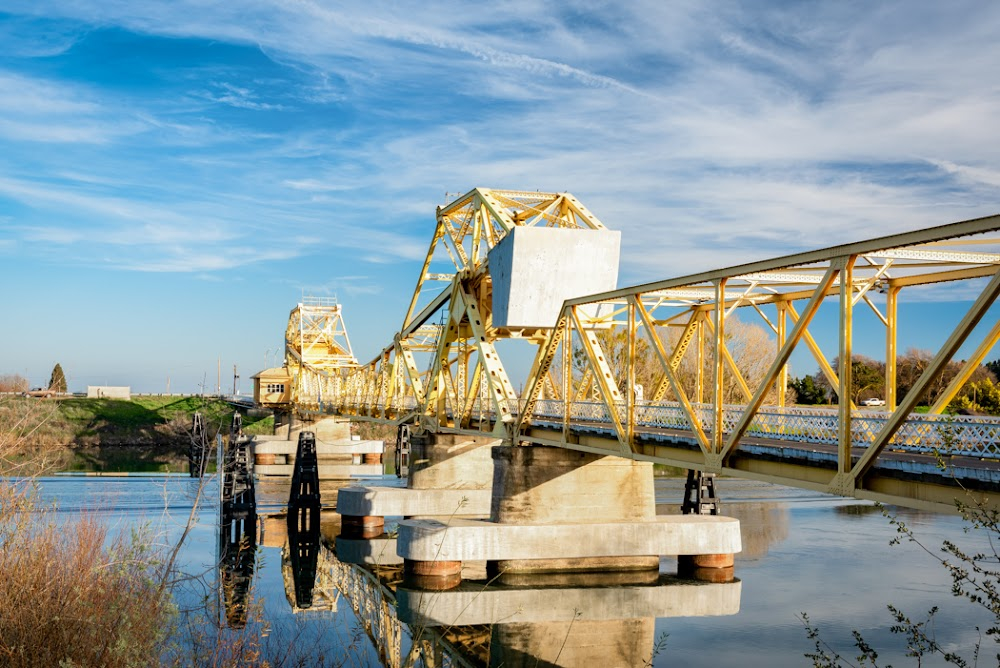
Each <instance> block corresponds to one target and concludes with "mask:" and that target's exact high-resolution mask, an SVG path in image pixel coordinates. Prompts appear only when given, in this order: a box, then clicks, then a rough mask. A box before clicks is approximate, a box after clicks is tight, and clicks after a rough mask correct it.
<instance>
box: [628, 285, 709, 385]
mask: <svg viewBox="0 0 1000 668" xmlns="http://www.w3.org/2000/svg"><path fill="white" fill-rule="evenodd" d="M640 303H641V302H640ZM643 312H644V313H646V315H647V317H648V315H649V311H647V310H646V308H645V306H643ZM650 322H652V321H651V320H650ZM647 327H653V325H649V324H647ZM699 327H700V322H699V319H698V314H697V313H691V318H690V319H689V320H688V322H687V324H686V325H685V326H684V330H683V331H682V332H681V336H680V338H679V339H677V345H675V346H674V350H673V352H672V353H670V360H669V361H668V364H669V366H670V369H671V370H672V371H675V372H676V371H677V368H678V367H679V366H680V365H681V360H682V359H684V353H685V352H687V349H688V346H690V345H691V341H692V340H693V339H694V337H695V335H696V334H697V333H698V329H699ZM650 332H651V333H650V337H653V336H656V330H655V329H651V330H650ZM656 338H657V339H659V338H660V337H659V336H656ZM668 387H670V376H669V375H668V374H666V373H664V374H663V378H662V379H660V382H659V383H657V385H656V390H655V391H654V392H653V396H652V397H650V399H651V400H652V401H663V397H664V396H666V394H667V388H668Z"/></svg>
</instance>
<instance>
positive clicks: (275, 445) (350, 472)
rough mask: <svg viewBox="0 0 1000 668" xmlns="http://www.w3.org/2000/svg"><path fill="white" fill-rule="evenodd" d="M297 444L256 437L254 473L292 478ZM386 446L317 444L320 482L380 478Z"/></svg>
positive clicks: (348, 442) (376, 443)
mask: <svg viewBox="0 0 1000 668" xmlns="http://www.w3.org/2000/svg"><path fill="white" fill-rule="evenodd" d="M297 447H298V441H286V440H284V439H279V438H277V437H260V436H257V437H255V438H254V442H253V444H252V448H253V456H254V473H255V474H256V475H257V476H258V477H265V476H276V477H291V475H292V471H293V470H294V468H295V452H296V448H297ZM384 451H385V443H383V442H382V441H360V440H353V439H351V438H342V439H338V440H333V441H319V440H318V439H317V441H316V457H317V460H318V464H319V466H318V472H319V478H320V480H344V479H349V478H355V477H362V476H379V475H382V473H383V472H384V468H383V466H382V464H381V461H382V453H383V452H384Z"/></svg>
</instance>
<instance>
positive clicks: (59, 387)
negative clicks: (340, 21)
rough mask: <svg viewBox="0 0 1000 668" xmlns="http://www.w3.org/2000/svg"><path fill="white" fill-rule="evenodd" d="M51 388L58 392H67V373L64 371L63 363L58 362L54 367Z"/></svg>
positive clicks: (50, 379)
mask: <svg viewBox="0 0 1000 668" xmlns="http://www.w3.org/2000/svg"><path fill="white" fill-rule="evenodd" d="M49 389H50V390H55V391H56V392H66V374H64V373H63V370H62V365H61V364H59V363H58V362H56V365H55V366H54V367H52V375H51V376H50V377H49Z"/></svg>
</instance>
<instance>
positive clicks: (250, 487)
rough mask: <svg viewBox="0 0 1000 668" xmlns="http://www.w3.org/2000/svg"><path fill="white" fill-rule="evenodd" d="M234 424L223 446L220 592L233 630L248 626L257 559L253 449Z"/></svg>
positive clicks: (220, 449)
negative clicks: (251, 465) (251, 455)
mask: <svg viewBox="0 0 1000 668" xmlns="http://www.w3.org/2000/svg"><path fill="white" fill-rule="evenodd" d="M237 426H238V422H236V421H234V429H233V433H231V434H230V439H229V442H228V443H226V444H221V443H220V446H219V457H218V461H220V462H222V466H221V473H220V477H221V479H220V483H219V544H218V545H219V550H218V564H219V590H220V596H221V598H222V603H223V608H224V609H225V613H226V622H227V624H228V625H229V626H230V628H235V629H242V628H244V627H245V626H246V624H247V616H248V597H249V595H250V588H251V585H252V583H253V573H254V568H255V567H256V559H257V500H256V494H255V493H254V480H253V473H252V471H251V468H250V461H251V460H250V447H249V442H248V441H247V439H245V438H240V437H239V431H238V429H237Z"/></svg>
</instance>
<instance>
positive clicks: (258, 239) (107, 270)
mask: <svg viewBox="0 0 1000 668" xmlns="http://www.w3.org/2000/svg"><path fill="white" fill-rule="evenodd" d="M997 34H1000V4H997V3H992V2H985V1H982V2H969V1H963V0H956V1H955V2H950V3H940V2H933V1H919V0H912V1H906V2H891V1H889V2H879V3H871V2H862V1H853V0H845V1H843V2H835V3H833V2H826V3H816V2H795V1H781V0H776V1H770V2H768V1H762V2H754V3H744V2H726V1H720V2H705V1H699V0H677V1H672V2H662V0H658V1H652V0H649V1H646V0H633V1H630V2H626V3H622V2H607V3H603V2H596V1H576V2H572V3H566V2H531V1H524V2H520V1H517V2H515V1H510V2H504V1H498V2H492V3H475V4H468V3H457V2H441V1H434V0H430V1H424V2H419V3H417V2H402V3H385V4H382V3H371V2H367V3H355V2H336V3H334V2H315V1H310V0H247V1H244V2H238V3H232V2H229V3H224V2H210V1H206V0H197V1H195V0H178V1H174V2H149V1H146V0H128V1H127V2H126V1H124V0H101V1H100V2H78V1H68V0H59V1H57V2H50V1H47V0H30V1H23V2H22V1H20V0H7V2H5V3H4V4H3V8H2V10H0V44H3V49H0V279H2V281H3V284H4V286H5V289H4V291H3V304H4V314H5V316H4V325H5V326H3V327H2V328H0V374H5V373H17V374H21V375H23V376H26V377H28V378H29V380H30V382H31V384H32V385H43V384H46V383H47V382H48V378H49V374H50V372H51V370H52V367H53V365H54V364H55V363H57V362H58V363H60V364H61V365H62V367H63V368H64V370H65V372H66V375H67V378H68V381H69V386H70V389H71V390H84V389H85V388H86V386H87V385H99V384H111V385H130V386H131V387H132V388H133V391H145V392H162V391H165V390H166V389H167V387H168V385H169V388H170V390H171V391H173V392H194V391H199V390H200V389H201V388H202V387H204V388H205V389H208V390H210V391H214V390H215V389H216V386H217V385H218V384H220V381H219V378H220V377H221V385H222V389H224V390H231V389H232V385H233V366H234V365H235V366H236V369H237V373H238V374H239V375H240V381H239V383H238V385H239V389H241V390H242V391H244V392H249V391H250V389H251V385H250V381H249V377H250V376H251V375H252V374H253V373H255V372H256V371H259V370H260V369H261V368H263V367H265V366H270V365H271V364H274V363H275V360H276V359H277V361H278V362H279V363H280V359H281V355H280V352H279V351H280V350H281V348H282V345H283V335H284V329H285V324H286V321H287V318H288V312H289V311H290V310H291V309H292V308H293V307H294V306H295V305H296V303H298V302H299V301H300V300H301V299H302V297H303V296H304V295H312V296H322V297H336V298H337V299H338V300H339V301H340V302H341V303H342V304H343V305H344V314H345V320H346V323H347V327H348V330H349V333H350V337H351V342H352V344H353V347H354V352H355V354H356V356H357V357H358V358H359V359H361V360H362V361H367V360H369V359H371V358H372V357H373V356H374V355H376V354H377V353H378V351H379V350H381V349H382V348H383V347H384V346H385V345H387V344H389V343H390V342H391V340H392V335H393V333H394V332H396V331H397V330H398V328H399V326H400V323H401V321H402V318H403V315H404V314H405V310H406V306H407V304H408V303H409V298H410V296H411V294H412V291H413V288H414V286H415V284H416V279H417V274H418V273H419V271H420V266H421V262H422V260H423V257H424V254H425V253H426V251H427V247H428V244H429V243H430V240H431V235H432V234H433V229H434V210H435V207H436V206H438V205H440V204H443V203H445V202H446V201H449V200H450V199H451V198H453V197H454V194H455V193H464V192H467V191H468V190H471V189H472V188H475V187H487V188H498V189H514V190H542V191H556V192H562V191H568V192H571V193H573V194H574V195H575V196H576V197H577V198H578V199H579V200H580V201H581V202H583V203H584V205H585V206H587V208H588V209H589V210H590V211H591V212H593V213H594V214H595V215H596V216H597V217H598V218H599V219H601V220H602V222H603V223H604V224H605V225H606V226H607V227H609V228H611V229H616V230H621V232H622V258H621V269H620V275H619V281H618V284H619V285H620V286H626V285H634V284H639V283H645V282H649V281H654V280H660V279H666V278H671V277H675V276H680V275H685V274H689V273H694V272H697V271H703V270H708V269H714V268H718V267H724V266H730V265H735V264H740V263H743V262H747V261H751V260H755V259H763V258H768V257H773V256H778V255H785V254H788V253H792V252H796V251H803V250H810V249H815V248H820V247H826V246H830V245H834V244H837V243H842V242H848V241H856V240H860V239H865V238H871V237H876V236H882V235H884V234H889V233H893V232H902V231H907V230H913V229H918V228H922V227H927V226H932V225H940V224H945V223H949V222H954V221H959V220H966V219H969V218H974V217H978V216H983V215H991V214H996V213H1000V141H997V139H996V132H997V130H996V128H997V127H1000V123H998V119H1000V79H998V78H997V71H1000V41H998V40H997V39H996V35H997ZM449 193H451V195H449ZM953 307H954V305H949V306H947V308H953ZM928 326H932V325H931V324H929V325H928ZM876 338H877V337H876ZM872 345H877V346H881V341H880V340H879V341H876V342H875V343H873V344H872ZM904 345H905V343H904ZM874 356H878V353H877V350H876V351H875V353H874ZM220 369H221V372H220ZM813 370H814V369H802V371H803V372H812V371H813ZM516 384H517V381H515V385H516Z"/></svg>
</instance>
